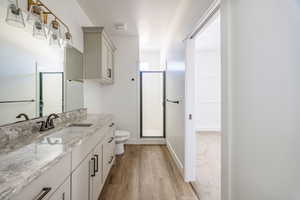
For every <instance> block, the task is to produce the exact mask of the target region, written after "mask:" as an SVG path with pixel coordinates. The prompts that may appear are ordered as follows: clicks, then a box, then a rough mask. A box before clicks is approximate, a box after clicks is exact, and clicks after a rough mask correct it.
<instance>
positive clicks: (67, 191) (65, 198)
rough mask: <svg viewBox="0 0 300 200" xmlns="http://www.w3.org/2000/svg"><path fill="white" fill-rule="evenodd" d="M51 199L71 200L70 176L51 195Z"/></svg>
mask: <svg viewBox="0 0 300 200" xmlns="http://www.w3.org/2000/svg"><path fill="white" fill-rule="evenodd" d="M49 200H71V182H70V178H68V179H67V180H66V181H65V182H64V184H62V185H61V186H60V187H59V188H58V190H57V191H55V193H54V194H53V195H52V196H51V197H50V199H49Z"/></svg>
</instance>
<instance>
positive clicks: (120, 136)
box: [115, 130, 130, 144]
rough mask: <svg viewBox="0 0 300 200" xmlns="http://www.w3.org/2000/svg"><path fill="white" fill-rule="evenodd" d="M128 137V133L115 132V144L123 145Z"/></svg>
mask: <svg viewBox="0 0 300 200" xmlns="http://www.w3.org/2000/svg"><path fill="white" fill-rule="evenodd" d="M129 137H130V132H128V131H121V130H117V131H116V132H115V141H116V144H120V143H125V142H126V141H127V140H128V139H129Z"/></svg>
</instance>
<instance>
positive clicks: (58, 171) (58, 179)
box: [12, 153, 71, 200]
mask: <svg viewBox="0 0 300 200" xmlns="http://www.w3.org/2000/svg"><path fill="white" fill-rule="evenodd" d="M70 172H71V154H70V153H68V154H67V155H65V156H64V158H62V160H60V161H59V162H58V163H57V164H56V165H54V166H52V167H51V168H50V169H49V170H47V171H46V172H44V173H43V174H42V175H41V176H40V177H38V178H37V179H36V180H34V181H33V182H31V183H30V184H29V185H27V186H26V187H25V188H24V189H23V190H22V191H21V192H20V193H19V194H17V195H16V196H14V197H13V198H12V200H24V199H26V200H36V199H39V200H46V199H49V197H50V196H52V195H54V194H56V192H55V191H56V190H57V189H58V188H60V186H61V184H62V183H64V182H65V181H66V180H67V179H69V178H70ZM68 192H70V190H66V197H67V196H69V194H67V193H68ZM51 200H52V199H51ZM66 200H67V199H66Z"/></svg>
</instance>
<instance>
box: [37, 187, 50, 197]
mask: <svg viewBox="0 0 300 200" xmlns="http://www.w3.org/2000/svg"><path fill="white" fill-rule="evenodd" d="M50 191H51V188H50V187H45V188H43V189H42V191H41V192H40V193H39V194H38V195H37V197H36V198H35V199H34V200H42V199H43V198H44V197H45V196H46V195H47V194H48V193H49V192H50Z"/></svg>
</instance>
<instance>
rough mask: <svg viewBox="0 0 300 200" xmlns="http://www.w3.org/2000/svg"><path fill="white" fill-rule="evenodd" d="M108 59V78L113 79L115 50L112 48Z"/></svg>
mask: <svg viewBox="0 0 300 200" xmlns="http://www.w3.org/2000/svg"><path fill="white" fill-rule="evenodd" d="M107 59H108V61H107V66H108V67H107V73H108V74H107V78H108V79H110V80H112V79H113V63H114V62H113V51H112V49H111V48H109V50H108V58H107Z"/></svg>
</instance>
